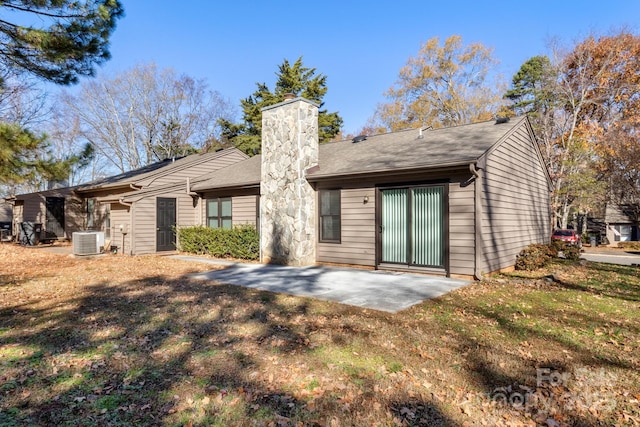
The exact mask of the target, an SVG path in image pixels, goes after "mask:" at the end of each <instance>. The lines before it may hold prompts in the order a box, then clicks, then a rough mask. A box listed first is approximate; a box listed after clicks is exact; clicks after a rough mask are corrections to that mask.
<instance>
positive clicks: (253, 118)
mask: <svg viewBox="0 0 640 427" xmlns="http://www.w3.org/2000/svg"><path fill="white" fill-rule="evenodd" d="M276 76H277V77H278V80H277V82H276V84H275V89H274V91H273V92H271V90H270V89H269V87H268V86H267V84H266V83H256V85H257V89H256V91H255V92H254V93H253V94H252V95H251V96H249V97H248V98H245V99H243V100H241V101H240V104H241V106H242V111H243V121H242V123H231V122H229V121H228V120H221V121H220V124H221V125H222V128H223V133H222V134H223V138H224V139H226V140H227V141H228V142H230V143H232V144H233V145H234V146H235V147H237V148H238V149H240V150H242V151H244V152H245V153H247V154H249V155H254V154H257V153H258V152H259V151H260V146H261V138H262V109H263V108H265V107H268V106H270V105H274V104H277V103H279V102H282V101H284V99H285V95H286V94H288V93H293V94H294V95H296V96H300V97H303V98H305V99H308V100H310V101H312V102H315V103H316V104H318V105H319V106H320V108H322V106H323V105H324V102H323V101H322V100H323V98H324V96H325V95H326V93H327V77H326V76H325V75H323V74H318V75H316V69H315V68H307V67H305V66H303V64H302V57H300V58H298V59H297V60H296V61H295V62H294V63H293V64H290V63H289V61H288V60H286V59H285V60H284V62H283V63H282V64H281V65H279V66H278V72H277V73H276ZM318 126H319V130H318V131H319V140H320V143H324V142H328V141H330V140H331V139H332V138H333V137H335V136H336V135H337V134H338V133H339V132H340V128H341V127H342V118H341V117H340V116H339V115H338V113H337V112H333V113H329V112H328V111H327V110H326V109H324V110H323V109H320V111H319V117H318Z"/></svg>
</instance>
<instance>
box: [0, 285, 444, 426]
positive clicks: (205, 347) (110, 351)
mask: <svg viewBox="0 0 640 427" xmlns="http://www.w3.org/2000/svg"><path fill="white" fill-rule="evenodd" d="M84 289H85V292H84V293H83V294H82V295H78V296H77V297H75V298H70V299H67V300H65V301H63V302H62V301H59V300H52V301H51V302H44V303H43V302H40V303H39V304H38V305H37V306H35V305H30V304H26V305H24V304H23V305H20V306H18V305H15V306H9V307H7V308H5V309H4V310H2V311H0V347H2V348H5V349H6V348H15V353H13V356H11V358H5V359H0V361H1V362H2V363H3V368H4V369H3V372H2V373H0V384H2V385H0V396H2V398H3V400H4V403H3V404H2V406H1V407H0V409H2V410H1V411H0V424H1V425H6V426H12V425H42V426H49V425H75V426H94V425H109V426H117V425H185V424H189V423H193V425H246V424H247V423H248V422H256V423H258V425H260V423H261V422H264V423H265V424H268V423H269V422H274V421H275V422H277V423H278V425H296V424H297V423H302V424H304V425H327V424H329V418H327V417H331V416H335V415H336V414H344V413H345V410H344V407H343V402H342V401H341V395H340V392H335V393H327V394H325V395H322V396H317V397H313V399H312V400H313V404H312V405H310V404H309V402H310V399H311V398H308V399H301V398H295V397H294V393H292V391H291V390H289V389H286V388H283V386H282V384H283V383H282V382H281V381H278V380H279V379H278V378H273V372H275V373H276V375H277V373H278V372H279V371H278V370H272V368H271V367H270V366H269V364H270V363H277V356H280V355H293V354H305V353H307V352H308V353H309V354H313V350H312V349H311V348H310V340H309V339H308V334H309V333H311V332H313V331H314V330H316V329H321V328H324V329H327V328H329V329H331V330H332V331H333V329H332V328H334V326H333V325H332V324H323V325H314V324H313V322H306V323H305V322H301V321H300V319H301V318H302V317H304V316H306V315H307V313H308V310H309V303H308V301H307V300H305V299H301V298H290V297H283V296H280V295H276V294H272V293H269V292H264V291H257V290H251V289H246V288H242V287H236V286H227V285H217V284H212V283H207V282H203V281H200V280H189V279H188V278H186V277H185V278H180V279H177V280H169V279H167V278H165V277H162V276H155V277H148V278H145V279H143V280H136V281H131V282H127V283H123V284H117V285H112V284H109V283H106V282H101V283H98V284H95V285H91V286H88V287H86V288H84ZM354 310H355V311H357V312H359V309H354V308H351V307H347V306H340V305H336V308H335V309H332V310H331V316H333V319H340V318H341V317H342V316H343V315H350V314H351V313H353V312H354ZM335 323H336V325H335V331H333V332H335V333H332V334H331V335H332V336H342V335H345V334H347V335H348V336H349V338H348V340H352V339H354V338H356V337H357V336H358V334H361V333H362V334H366V333H367V332H365V331H362V330H360V329H358V328H355V327H350V326H349V325H348V324H345V323H344V322H335ZM345 341H347V339H345ZM310 357H312V356H310ZM287 368H291V367H287ZM299 369H304V366H302V367H299ZM270 372H271V373H270ZM280 372H281V371H280ZM285 372H286V370H285ZM278 384H280V385H278ZM401 402H403V401H402V400H398V401H394V402H393V404H390V406H389V407H388V408H387V409H388V411H389V412H390V413H394V414H395V413H397V416H398V417H399V418H400V419H405V420H409V421H411V423H413V424H411V423H409V425H427V424H422V423H423V421H422V420H428V421H429V423H428V425H455V424H454V422H453V421H452V420H449V419H447V418H446V417H445V415H443V413H442V412H441V410H440V409H439V408H438V407H437V405H434V404H432V403H429V402H420V401H416V402H412V403H411V402H408V403H401ZM407 411H408V412H407ZM347 419H348V416H347ZM347 423H349V422H347ZM434 423H435V424H434ZM438 423H439V424H438Z"/></svg>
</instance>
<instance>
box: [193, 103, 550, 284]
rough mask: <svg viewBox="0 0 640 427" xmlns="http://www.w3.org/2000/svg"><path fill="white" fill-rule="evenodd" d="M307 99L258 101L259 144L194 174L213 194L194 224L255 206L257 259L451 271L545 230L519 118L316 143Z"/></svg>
mask: <svg viewBox="0 0 640 427" xmlns="http://www.w3.org/2000/svg"><path fill="white" fill-rule="evenodd" d="M314 111H315V110H314V107H313V104H311V103H309V102H308V101H306V100H304V99H300V98H298V99H295V100H289V101H285V102H284V103H281V104H278V105H276V106H273V107H269V108H268V109H265V110H264V111H263V150H262V155H261V156H256V157H254V158H252V159H248V160H245V161H242V162H239V163H237V164H235V165H232V166H229V167H227V168H225V169H221V170H219V171H217V172H214V173H213V174H211V175H209V180H207V181H204V182H202V183H199V184H198V185H197V186H194V191H196V192H197V193H198V194H199V195H200V196H201V197H202V198H203V199H205V205H209V204H210V203H211V204H212V206H215V207H212V208H211V209H206V210H203V212H204V214H205V217H206V218H207V220H206V221H205V222H203V224H211V223H214V224H222V222H219V221H227V222H226V223H227V224H235V223H241V222H253V215H252V214H253V209H254V206H255V209H256V212H259V213H260V214H259V215H258V218H256V220H255V221H256V222H258V223H259V229H260V230H261V242H262V243H261V248H262V260H263V262H279V263H286V264H293V265H300V264H309V263H315V262H317V263H327V264H341V265H356V266H363V267H369V268H376V269H392V270H412V271H423V272H428V273H431V274H441V275H446V276H462V277H474V276H475V277H480V276H481V275H482V274H483V273H488V272H493V271H498V270H502V269H508V268H510V267H512V266H513V265H514V262H515V257H516V255H517V254H518V252H519V251H520V250H521V249H522V248H524V247H525V246H527V245H528V244H531V243H544V242H548V240H549V235H550V234H549V233H550V231H551V229H550V208H549V177H548V174H547V172H546V169H545V168H544V165H543V162H542V158H541V156H540V153H539V151H538V148H537V146H536V144H535V143H534V139H533V134H532V130H531V126H530V124H529V122H528V120H527V119H526V118H519V119H516V120H513V121H511V122H508V121H502V122H484V123H478V124H474V125H465V126H458V127H454V128H448V129H439V130H424V129H410V130H406V131H401V132H394V133H391V134H385V135H377V136H371V137H359V138H356V139H354V140H353V141H342V142H336V143H329V144H324V145H320V146H318V143H317V121H316V122H315V123H314V120H317V119H314V114H316V113H314ZM258 194H259V195H260V197H259V198H257V197H255V196H257V195H258ZM254 197H255V198H254ZM225 204H226V205H225ZM241 204H242V205H243V208H242V211H243V212H245V214H243V216H242V217H240V216H238V215H240V207H239V206H240V205H241ZM217 206H220V208H218V207H217ZM224 206H228V208H226V209H225V212H227V213H230V214H231V215H230V216H225V215H222V216H220V217H218V218H215V220H214V219H212V218H211V217H212V214H211V212H216V213H221V212H222V211H223V210H222V209H223V208H224ZM203 209H204V208H203ZM247 212H248V213H249V214H247Z"/></svg>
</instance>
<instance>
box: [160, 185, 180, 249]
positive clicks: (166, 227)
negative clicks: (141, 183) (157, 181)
mask: <svg viewBox="0 0 640 427" xmlns="http://www.w3.org/2000/svg"><path fill="white" fill-rule="evenodd" d="M156 213H157V214H156V251H158V252H162V251H174V250H175V249H176V233H175V226H176V199H175V198H165V197H158V200H157V202H156Z"/></svg>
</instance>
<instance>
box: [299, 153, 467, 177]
mask: <svg viewBox="0 0 640 427" xmlns="http://www.w3.org/2000/svg"><path fill="white" fill-rule="evenodd" d="M477 161H478V159H477V158H473V159H466V160H461V161H457V162H449V163H439V164H437V165H422V166H415V167H412V168H403V169H379V170H372V171H356V172H348V173H331V174H318V173H313V174H310V175H307V177H306V178H307V181H309V182H321V181H331V180H335V179H345V178H369V177H371V178H374V177H382V176H402V175H410V174H414V173H416V172H438V171H446V170H450V169H454V168H463V167H468V166H469V164H471V163H476V162H477Z"/></svg>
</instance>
